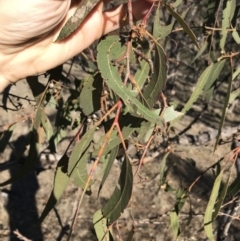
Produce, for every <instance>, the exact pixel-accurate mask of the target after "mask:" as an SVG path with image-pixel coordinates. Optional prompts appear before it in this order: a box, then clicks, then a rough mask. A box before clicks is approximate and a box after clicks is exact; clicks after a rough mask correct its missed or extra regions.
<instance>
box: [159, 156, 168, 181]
mask: <svg viewBox="0 0 240 241" xmlns="http://www.w3.org/2000/svg"><path fill="white" fill-rule="evenodd" d="M169 153H170V152H167V153H166V154H165V155H164V157H163V158H162V161H161V164H160V185H163V184H164V183H165V182H166V178H167V172H166V163H167V158H168V155H169Z"/></svg>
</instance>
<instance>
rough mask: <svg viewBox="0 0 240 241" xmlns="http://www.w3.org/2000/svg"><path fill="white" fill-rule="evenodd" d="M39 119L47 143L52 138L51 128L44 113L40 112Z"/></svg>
mask: <svg viewBox="0 0 240 241" xmlns="http://www.w3.org/2000/svg"><path fill="white" fill-rule="evenodd" d="M41 119H42V120H41V124H42V127H43V129H44V132H45V135H46V138H47V140H48V141H49V140H50V139H51V138H52V137H53V128H52V125H51V122H50V121H49V119H48V117H47V116H46V114H45V113H44V112H42V115H41Z"/></svg>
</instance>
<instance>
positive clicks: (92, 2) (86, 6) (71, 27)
mask: <svg viewBox="0 0 240 241" xmlns="http://www.w3.org/2000/svg"><path fill="white" fill-rule="evenodd" d="M98 2H99V0H82V1H81V2H80V3H79V5H78V8H77V10H76V12H75V13H74V15H73V16H72V17H71V18H70V19H69V20H68V21H67V23H66V24H65V25H64V27H63V28H62V30H61V32H60V34H59V36H58V37H57V40H56V41H60V40H63V39H64V38H66V37H68V36H69V35H70V34H71V33H72V32H74V31H75V30H76V29H77V28H78V27H79V26H80V24H81V23H82V22H83V21H84V19H85V18H86V17H87V15H88V14H89V13H90V12H91V11H92V9H93V8H94V7H95V6H96V5H97V3H98Z"/></svg>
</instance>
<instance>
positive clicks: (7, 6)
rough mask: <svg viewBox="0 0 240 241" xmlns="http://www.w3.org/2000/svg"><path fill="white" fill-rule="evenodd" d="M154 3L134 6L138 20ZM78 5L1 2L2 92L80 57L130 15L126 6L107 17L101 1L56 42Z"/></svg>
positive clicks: (70, 1) (65, 0)
mask: <svg viewBox="0 0 240 241" xmlns="http://www.w3.org/2000/svg"><path fill="white" fill-rule="evenodd" d="M90 1H91V0H90ZM152 2H154V0H137V1H136V2H134V3H133V16H134V18H135V19H141V18H143V17H144V16H145V14H146V13H147V11H148V10H149V8H150V7H151V4H152ZM78 3H79V0H34V1H33V0H21V1H20V0H1V1H0V92H2V91H3V90H4V88H5V87H6V86H8V85H9V84H11V83H14V82H17V81H18V80H21V79H23V78H26V77H27V76H31V75H36V74H40V73H43V72H45V71H47V70H49V69H52V68H54V67H56V66H58V65H60V64H62V63H64V62H66V61H67V60H69V59H71V58H72V57H73V56H75V55H77V54H79V53H80V52H82V51H83V50H84V49H85V48H87V47H88V46H89V45H91V44H92V43H93V42H94V41H95V40H97V39H99V38H100V37H101V36H102V35H104V34H107V33H109V32H111V31H113V30H116V29H118V28H119V26H120V24H121V21H122V17H123V16H124V15H125V13H126V5H121V6H119V7H117V8H114V9H112V10H110V11H107V12H104V13H103V11H102V9H103V1H100V2H99V4H98V5H97V6H96V7H95V8H94V9H93V11H92V12H91V14H90V15H89V16H88V17H87V19H86V20H85V21H84V22H83V23H82V24H81V26H80V27H79V28H78V29H77V30H76V31H75V32H74V34H72V35H71V36H70V37H69V38H67V39H66V40H65V41H62V42H55V40H56V38H57V36H58V34H59V32H60V30H61V28H62V26H63V25H64V24H65V22H66V21H67V19H68V18H69V17H70V16H72V15H73V13H74V12H75V10H76V7H77V5H78Z"/></svg>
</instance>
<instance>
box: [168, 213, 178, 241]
mask: <svg viewBox="0 0 240 241" xmlns="http://www.w3.org/2000/svg"><path fill="white" fill-rule="evenodd" d="M170 226H171V228H172V231H173V234H174V237H175V238H177V237H178V235H179V221H178V215H177V213H176V211H171V213H170Z"/></svg>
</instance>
